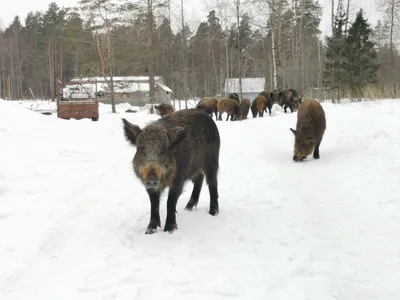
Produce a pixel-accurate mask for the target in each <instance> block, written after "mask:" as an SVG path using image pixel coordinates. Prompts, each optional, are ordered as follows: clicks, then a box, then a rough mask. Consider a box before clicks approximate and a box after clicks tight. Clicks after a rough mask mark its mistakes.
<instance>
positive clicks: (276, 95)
mask: <svg viewBox="0 0 400 300" xmlns="http://www.w3.org/2000/svg"><path fill="white" fill-rule="evenodd" d="M281 95H282V92H280V91H278V90H273V91H272V92H271V98H272V104H278V105H280V106H282V103H281Z"/></svg>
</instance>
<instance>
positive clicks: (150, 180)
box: [144, 178, 160, 189]
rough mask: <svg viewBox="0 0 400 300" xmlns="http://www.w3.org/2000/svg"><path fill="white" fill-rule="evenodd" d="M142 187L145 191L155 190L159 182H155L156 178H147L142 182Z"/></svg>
mask: <svg viewBox="0 0 400 300" xmlns="http://www.w3.org/2000/svg"><path fill="white" fill-rule="evenodd" d="M144 185H145V186H146V188H147V189H157V188H158V187H159V186H160V181H159V180H157V179H156V178H148V179H147V180H146V181H145V182H144Z"/></svg>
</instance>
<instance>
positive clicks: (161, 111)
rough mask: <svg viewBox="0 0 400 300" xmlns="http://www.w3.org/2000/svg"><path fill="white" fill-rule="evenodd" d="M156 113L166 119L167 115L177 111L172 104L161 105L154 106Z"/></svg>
mask: <svg viewBox="0 0 400 300" xmlns="http://www.w3.org/2000/svg"><path fill="white" fill-rule="evenodd" d="M154 108H155V110H156V113H157V114H158V115H160V117H164V116H165V115H167V114H172V113H173V112H175V109H174V108H173V106H172V105H171V104H168V103H161V104H159V105H155V106H154Z"/></svg>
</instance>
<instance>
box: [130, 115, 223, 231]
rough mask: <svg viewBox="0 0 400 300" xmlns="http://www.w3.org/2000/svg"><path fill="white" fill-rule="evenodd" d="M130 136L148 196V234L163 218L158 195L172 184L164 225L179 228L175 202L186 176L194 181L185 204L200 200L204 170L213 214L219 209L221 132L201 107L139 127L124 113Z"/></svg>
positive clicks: (137, 170) (136, 166)
mask: <svg viewBox="0 0 400 300" xmlns="http://www.w3.org/2000/svg"><path fill="white" fill-rule="evenodd" d="M122 121H123V129H124V135H125V137H126V139H127V140H128V141H129V142H130V143H131V144H132V145H134V146H136V153H135V156H134V157H133V161H132V163H133V169H134V172H135V174H136V176H137V177H138V178H139V179H140V180H141V181H142V183H143V185H144V186H145V188H146V191H147V193H148V195H149V198H150V207H151V210H150V223H149V225H148V227H147V230H146V234H149V233H154V232H155V231H156V229H157V227H161V222H160V213H159V207H160V195H161V193H162V192H163V191H164V190H165V189H166V188H169V192H168V199H167V218H166V221H165V227H164V231H168V232H173V231H174V230H175V229H177V228H178V227H177V223H176V215H175V213H176V204H177V201H178V198H179V196H180V195H181V193H182V189H183V185H184V183H185V182H186V181H187V180H192V182H193V183H194V187H193V191H192V194H191V196H190V199H189V202H188V203H187V205H186V208H185V209H187V210H192V209H193V207H195V206H197V203H198V201H199V196H200V192H201V188H202V185H203V181H204V175H205V177H206V181H207V184H208V189H209V193H210V207H209V214H210V215H212V216H215V215H217V214H218V213H219V204H218V182H217V173H218V168H219V150H220V135H219V131H218V128H217V126H216V124H215V122H214V121H213V120H212V118H211V117H210V116H209V115H208V114H206V113H205V112H203V111H201V110H199V109H184V110H180V111H177V112H176V113H173V114H168V115H166V116H165V117H163V118H160V119H158V120H157V121H155V122H152V123H151V124H149V125H147V126H146V127H144V128H143V129H141V128H140V127H139V126H137V125H133V124H131V123H129V122H128V121H127V120H125V119H122Z"/></svg>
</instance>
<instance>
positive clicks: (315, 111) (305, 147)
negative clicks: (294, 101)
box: [290, 99, 326, 162]
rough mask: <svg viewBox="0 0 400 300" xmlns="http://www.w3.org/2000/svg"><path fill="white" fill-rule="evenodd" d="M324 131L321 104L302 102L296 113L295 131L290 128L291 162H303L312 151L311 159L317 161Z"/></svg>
mask: <svg viewBox="0 0 400 300" xmlns="http://www.w3.org/2000/svg"><path fill="white" fill-rule="evenodd" d="M325 129H326V119H325V112H324V109H323V108H322V106H321V104H319V103H318V101H316V100H313V99H307V100H304V101H303V102H302V103H301V104H300V106H299V110H298V111H297V124H296V130H294V129H292V128H290V130H291V131H292V132H293V134H294V136H295V143H294V155H293V160H294V161H296V162H297V161H303V160H304V159H306V158H307V156H308V155H310V154H311V153H312V152H313V151H314V153H313V157H314V158H315V159H319V146H320V145H321V141H322V138H323V136H324V133H325Z"/></svg>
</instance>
